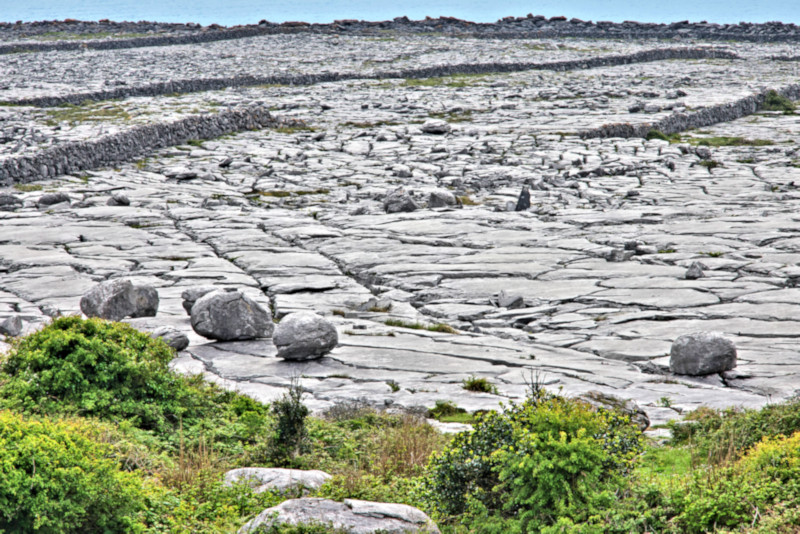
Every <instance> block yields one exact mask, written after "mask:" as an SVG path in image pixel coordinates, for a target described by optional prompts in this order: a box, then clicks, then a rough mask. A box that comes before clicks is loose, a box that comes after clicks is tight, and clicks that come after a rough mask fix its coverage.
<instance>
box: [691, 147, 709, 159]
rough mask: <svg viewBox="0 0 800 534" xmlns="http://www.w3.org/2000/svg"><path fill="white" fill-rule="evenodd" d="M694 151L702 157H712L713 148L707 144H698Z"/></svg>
mask: <svg viewBox="0 0 800 534" xmlns="http://www.w3.org/2000/svg"><path fill="white" fill-rule="evenodd" d="M694 153H695V154H697V157H698V158H700V159H711V149H710V148H708V147H707V146H698V147H696V148H695V149H694Z"/></svg>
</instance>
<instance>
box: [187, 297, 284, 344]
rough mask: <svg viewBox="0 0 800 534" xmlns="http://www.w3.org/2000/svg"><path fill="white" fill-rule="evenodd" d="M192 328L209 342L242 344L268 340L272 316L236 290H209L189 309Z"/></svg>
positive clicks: (271, 326)
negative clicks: (247, 340)
mask: <svg viewBox="0 0 800 534" xmlns="http://www.w3.org/2000/svg"><path fill="white" fill-rule="evenodd" d="M192 328H193V329H194V331H195V332H197V333H198V334H200V335H201V336H203V337H207V338H209V339H216V340H218V341H243V340H246V339H256V338H259V337H270V336H271V335H272V332H273V330H274V328H275V325H274V324H273V323H272V315H271V314H270V312H269V310H267V309H264V308H263V307H262V306H261V305H260V304H259V303H257V302H256V301H254V300H253V299H251V298H250V297H248V296H247V295H245V294H243V293H241V292H239V291H235V290H234V291H212V292H211V293H207V294H206V295H203V296H202V297H201V298H200V299H198V300H197V302H195V303H194V306H192Z"/></svg>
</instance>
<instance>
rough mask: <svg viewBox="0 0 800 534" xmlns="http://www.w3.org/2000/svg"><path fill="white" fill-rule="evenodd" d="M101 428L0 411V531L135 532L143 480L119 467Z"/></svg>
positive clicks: (142, 498)
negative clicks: (103, 441) (99, 437)
mask: <svg viewBox="0 0 800 534" xmlns="http://www.w3.org/2000/svg"><path fill="white" fill-rule="evenodd" d="M109 432H111V430H110V429H109V428H105V427H102V425H98V424H95V423H91V422H88V421H81V420H66V421H51V420H49V419H46V418H42V419H30V418H23V416H21V415H19V414H15V413H13V412H10V411H1V412H0V479H2V483H1V484H0V530H2V531H4V532H9V533H10V532H14V533H28V532H39V533H47V534H58V533H71V532H76V533H77V532H140V531H141V529H142V525H141V523H139V522H138V520H137V515H138V513H139V512H140V511H141V510H143V509H144V507H145V505H146V501H147V498H146V495H145V489H144V479H143V478H142V477H141V475H139V474H135V473H130V472H123V471H122V470H121V469H120V463H119V461H118V457H119V453H120V451H118V450H115V448H114V447H113V446H112V445H111V444H109V443H102V442H100V441H98V439H97V438H98V436H99V435H101V434H105V433H109Z"/></svg>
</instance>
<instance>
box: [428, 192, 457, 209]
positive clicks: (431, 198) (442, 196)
mask: <svg viewBox="0 0 800 534" xmlns="http://www.w3.org/2000/svg"><path fill="white" fill-rule="evenodd" d="M456 203H457V200H456V196H455V195H454V194H453V193H451V192H450V191H444V190H442V189H437V190H436V191H431V193H430V195H428V207H429V208H446V207H449V206H455V205H456Z"/></svg>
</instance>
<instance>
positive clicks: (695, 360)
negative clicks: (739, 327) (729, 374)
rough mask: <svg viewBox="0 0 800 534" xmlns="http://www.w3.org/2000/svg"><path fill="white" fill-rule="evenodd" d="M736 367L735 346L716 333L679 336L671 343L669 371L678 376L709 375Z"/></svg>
mask: <svg viewBox="0 0 800 534" xmlns="http://www.w3.org/2000/svg"><path fill="white" fill-rule="evenodd" d="M734 367H736V346H735V345H734V344H733V341H731V340H730V339H727V338H725V337H723V336H722V334H719V333H716V332H698V333H694V334H686V335H683V336H680V337H679V338H678V339H676V340H675V342H674V343H672V348H671V350H670V358H669V370H670V371H671V372H673V373H675V374H679V375H692V376H701V375H710V374H714V373H721V372H722V371H730V370H731V369H733V368H734Z"/></svg>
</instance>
